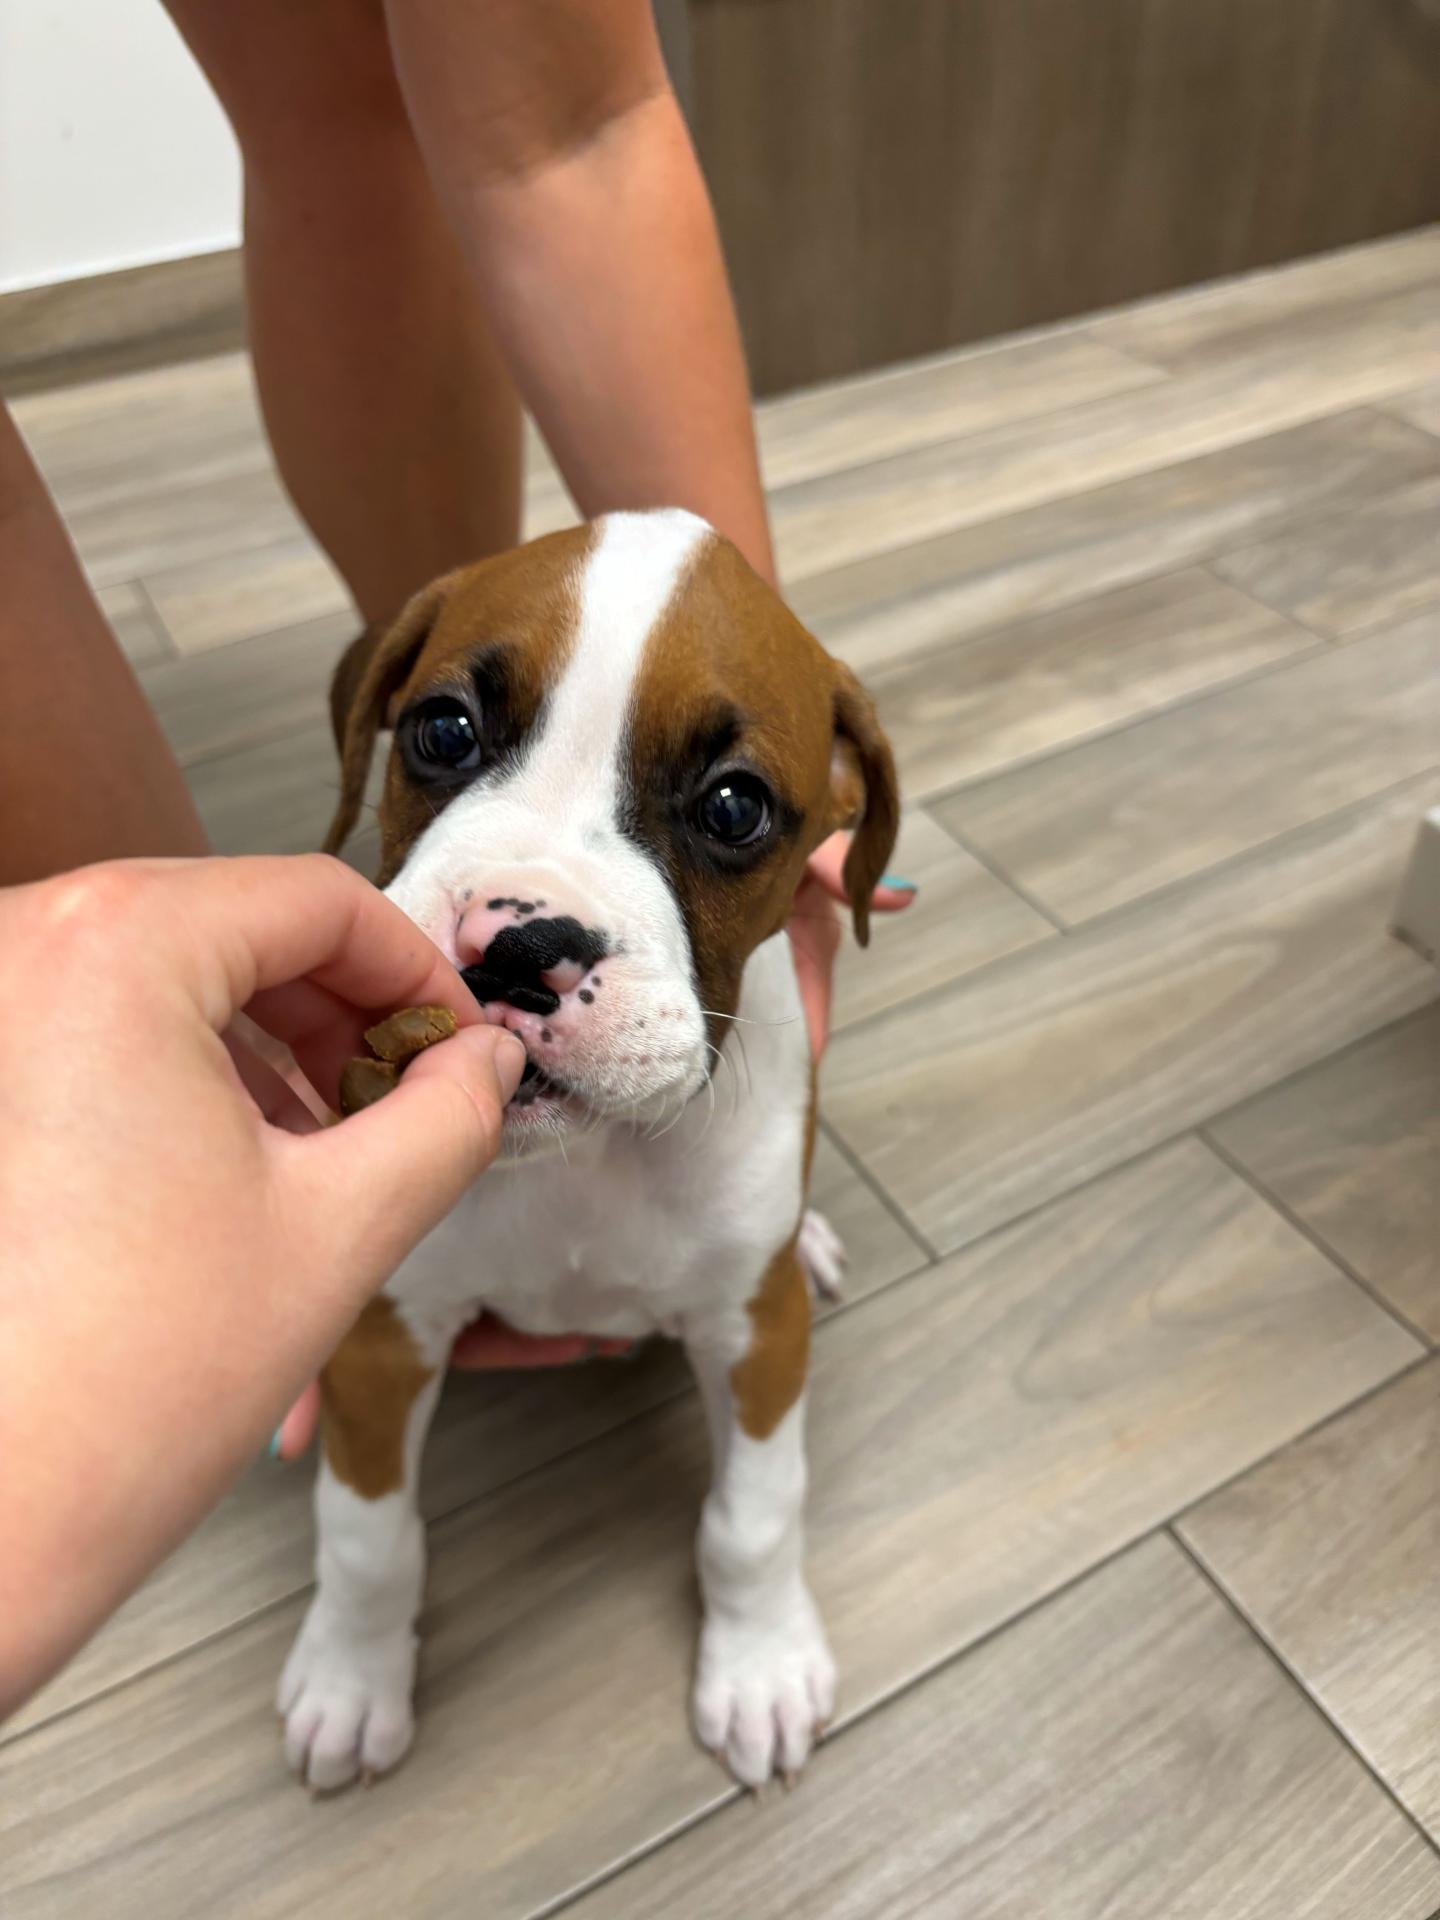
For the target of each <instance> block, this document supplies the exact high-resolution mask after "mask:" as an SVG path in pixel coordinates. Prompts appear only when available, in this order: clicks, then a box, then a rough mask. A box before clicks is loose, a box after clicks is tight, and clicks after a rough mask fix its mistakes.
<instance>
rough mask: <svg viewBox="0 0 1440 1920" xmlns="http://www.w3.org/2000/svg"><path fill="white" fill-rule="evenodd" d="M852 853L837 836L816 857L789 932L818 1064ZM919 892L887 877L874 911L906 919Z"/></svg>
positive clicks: (846, 837) (808, 868)
mask: <svg viewBox="0 0 1440 1920" xmlns="http://www.w3.org/2000/svg"><path fill="white" fill-rule="evenodd" d="M849 851H850V836H849V834H848V833H832V834H831V836H830V838H829V839H828V840H824V841H822V842H821V844H820V845H819V846H818V847H817V848H816V849H815V851H814V853H812V854H811V856H810V860H809V864H808V865H807V866H806V869H805V878H804V879H803V880H802V881H801V882H800V886H799V889H798V890H797V892H796V895H795V901H794V905H793V906H792V907H791V909H790V918H789V921H788V922H787V924H786V932H787V933H788V934H789V935H790V946H791V950H792V951H793V953H794V955H795V977H796V979H797V980H798V982H799V984H800V1001H801V1005H802V1006H803V1007H804V1009H805V1025H806V1027H807V1029H808V1031H809V1035H810V1051H811V1053H812V1054H813V1056H814V1057H815V1059H816V1060H817V1061H818V1060H819V1058H820V1056H821V1055H822V1054H823V1053H824V1051H825V1043H826V1041H827V1040H828V1039H829V1037H830V1000H831V995H832V992H833V990H834V978H835V956H836V954H837V953H838V952H839V951H840V941H841V938H842V933H841V927H840V918H839V915H838V914H837V913H836V911H835V907H836V904H837V902H838V903H839V904H840V905H841V906H844V905H845V904H846V903H847V902H848V900H849V895H848V894H847V893H846V890H845V881H844V878H843V876H842V869H843V868H844V865H845V855H846V854H847V853H848V852H849ZM917 891H918V889H917V887H916V886H915V883H914V881H913V880H899V879H896V878H895V877H894V876H893V875H891V874H888V873H887V874H886V875H885V876H884V877H883V878H882V879H881V881H880V883H879V885H878V886H877V887H876V889H875V892H874V895H873V897H872V899H871V902H870V904H871V907H872V908H873V909H874V911H875V912H877V913H903V912H904V911H905V909H906V907H908V906H909V905H910V903H911V901H912V900H913V899H914V898H915V895H916V893H917Z"/></svg>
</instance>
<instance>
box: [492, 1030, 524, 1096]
mask: <svg viewBox="0 0 1440 1920" xmlns="http://www.w3.org/2000/svg"><path fill="white" fill-rule="evenodd" d="M525 1060H526V1054H525V1042H524V1041H523V1040H522V1039H521V1038H520V1036H519V1034H518V1033H502V1034H500V1035H499V1036H498V1037H497V1039H496V1042H495V1072H496V1074H497V1075H498V1077H499V1080H500V1086H501V1090H502V1092H503V1093H504V1095H505V1098H506V1099H507V1100H509V1099H510V1098H511V1096H512V1095H513V1094H514V1092H515V1089H516V1088H517V1087H518V1086H519V1084H520V1076H521V1074H522V1073H524V1071H525Z"/></svg>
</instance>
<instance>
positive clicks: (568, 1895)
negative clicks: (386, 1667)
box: [524, 1522, 1166, 1920]
mask: <svg viewBox="0 0 1440 1920" xmlns="http://www.w3.org/2000/svg"><path fill="white" fill-rule="evenodd" d="M1165 1531H1166V1529H1165V1525H1164V1523H1163V1522H1157V1523H1156V1524H1155V1525H1154V1526H1151V1527H1147V1528H1145V1529H1143V1530H1142V1531H1141V1532H1139V1533H1136V1534H1132V1535H1130V1536H1129V1537H1128V1538H1126V1539H1125V1540H1122V1541H1121V1542H1120V1543H1119V1544H1118V1545H1117V1546H1114V1547H1111V1548H1110V1549H1109V1550H1108V1551H1107V1552H1106V1553H1103V1554H1101V1555H1100V1557H1099V1558H1098V1559H1096V1560H1093V1561H1091V1562H1090V1563H1089V1565H1087V1566H1085V1567H1082V1568H1080V1569H1079V1570H1078V1571H1077V1572H1075V1573H1072V1574H1069V1575H1067V1576H1066V1577H1065V1578H1064V1579H1063V1580H1061V1581H1059V1582H1058V1583H1057V1584H1056V1585H1055V1586H1053V1587H1050V1588H1047V1589H1046V1590H1045V1591H1044V1592H1041V1593H1037V1594H1036V1595H1035V1596H1034V1597H1033V1598H1032V1599H1030V1600H1027V1601H1026V1602H1025V1604H1024V1605H1023V1606H1022V1607H1019V1608H1017V1609H1016V1611H1015V1612H1014V1613H1012V1614H1009V1615H1007V1617H1006V1618H1005V1619H1003V1620H997V1621H995V1622H993V1623H992V1624H991V1625H990V1626H988V1627H986V1628H984V1629H983V1630H982V1631H981V1632H979V1633H977V1634H975V1635H974V1636H973V1637H972V1638H971V1639H969V1640H967V1641H965V1642H964V1643H963V1644H961V1645H959V1646H955V1647H952V1648H951V1649H950V1650H949V1651H948V1652H947V1653H942V1654H939V1655H937V1657H936V1658H935V1659H933V1660H931V1661H930V1662H929V1663H928V1665H926V1666H923V1667H920V1668H919V1669H917V1671H915V1672H914V1673H911V1674H907V1675H906V1677H905V1678H904V1679H903V1680H899V1681H897V1682H896V1683H895V1684H894V1686H892V1687H891V1688H889V1690H888V1691H886V1692H883V1693H880V1694H877V1695H876V1697H875V1698H874V1699H873V1700H870V1701H867V1703H866V1704H865V1705H864V1706H863V1707H857V1708H856V1709H855V1710H854V1711H853V1712H851V1713H844V1714H841V1715H839V1716H838V1717H837V1718H836V1719H835V1720H834V1721H833V1722H832V1723H831V1727H830V1729H829V1731H828V1732H827V1733H826V1735H825V1738H824V1740H823V1742H822V1743H821V1744H820V1746H819V1747H818V1748H817V1749H816V1751H817V1752H819V1753H823V1752H824V1750H825V1748H826V1747H828V1746H829V1745H830V1744H831V1742H832V1741H835V1740H842V1739H844V1737H845V1735H846V1734H847V1733H849V1732H850V1731H851V1729H852V1728H854V1727H859V1726H863V1725H864V1724H865V1722H866V1721H867V1720H869V1719H871V1718H872V1717H873V1716H874V1715H876V1714H879V1713H883V1712H886V1711H887V1710H888V1709H890V1708H891V1707H893V1706H895V1705H897V1704H898V1703H900V1702H902V1701H904V1700H905V1699H906V1697H907V1696H908V1695H909V1694H911V1693H914V1692H916V1691H917V1690H918V1689H919V1688H920V1687H922V1686H924V1685H925V1684H926V1682H927V1681H930V1680H934V1679H936V1678H937V1677H938V1676H939V1675H941V1674H943V1673H944V1672H945V1670H946V1669H947V1668H948V1667H952V1666H955V1665H957V1664H958V1663H959V1662H960V1661H962V1660H968V1659H969V1658H970V1657H971V1655H972V1654H976V1653H979V1652H980V1650H981V1649H982V1648H983V1647H986V1646H988V1645H989V1644H990V1642H991V1641H992V1640H998V1639H999V1637H1000V1636H1001V1635H1002V1634H1005V1633H1009V1632H1010V1630H1011V1629H1012V1628H1013V1627H1018V1626H1020V1625H1021V1624H1022V1623H1023V1622H1024V1621H1026V1620H1028V1619H1029V1618H1030V1616H1031V1615H1032V1614H1034V1613H1038V1612H1040V1610H1041V1609H1042V1608H1044V1607H1048V1606H1049V1605H1051V1603H1052V1602H1054V1601H1058V1600H1061V1599H1063V1598H1064V1597H1065V1596H1066V1595H1067V1594H1069V1593H1070V1592H1072V1591H1073V1590H1074V1589H1075V1588H1077V1587H1079V1586H1081V1585H1083V1584H1084V1582H1085V1581H1087V1580H1090V1579H1092V1578H1094V1577H1096V1576H1097V1575H1099V1574H1101V1573H1103V1572H1104V1571H1105V1570H1106V1568H1108V1567H1110V1566H1113V1565H1114V1563H1115V1562H1116V1561H1118V1560H1121V1559H1123V1558H1124V1557H1125V1555H1126V1554H1128V1553H1133V1552H1135V1550H1136V1549H1137V1548H1139V1547H1141V1546H1143V1545H1144V1544H1145V1542H1146V1541H1148V1540H1154V1539H1159V1538H1162V1537H1163V1536H1164V1534H1165ZM747 1791H748V1789H746V1788H743V1787H740V1786H738V1785H732V1786H731V1788H730V1790H729V1792H728V1793H727V1794H726V1795H725V1797H724V1798H723V1799H721V1800H719V1801H717V1802H716V1803H715V1804H714V1805H712V1806H710V1807H707V1808H704V1809H702V1810H700V1811H698V1812H696V1813H695V1814H694V1815H693V1816H692V1817H690V1818H689V1819H687V1820H685V1821H683V1822H680V1823H677V1824H676V1825H675V1826H674V1827H672V1828H671V1829H670V1830H669V1831H668V1832H667V1833H664V1834H658V1835H656V1837H655V1839H654V1840H652V1841H651V1842H650V1843H649V1844H648V1845H643V1846H641V1847H639V1848H636V1849H635V1850H634V1851H633V1852H632V1853H631V1854H630V1855H629V1857H628V1858H626V1859H625V1860H622V1861H617V1862H615V1863H613V1864H612V1865H611V1866H608V1867H605V1868H602V1869H601V1870H600V1871H599V1872H598V1873H596V1874H594V1875H592V1876H591V1878H590V1879H588V1880H585V1881H583V1882H581V1883H580V1884H579V1885H578V1886H576V1887H572V1888H570V1889H568V1890H567V1891H566V1892H565V1893H563V1894H558V1895H557V1896H556V1897H555V1898H554V1899H553V1900H550V1901H547V1902H546V1903H545V1904H544V1905H543V1906H539V1907H534V1908H531V1909H530V1911H529V1912H528V1913H527V1914H526V1915H525V1916H524V1920H551V1916H552V1915H555V1914H559V1913H563V1912H565V1911H566V1910H567V1909H568V1908H570V1907H573V1906H575V1905H577V1904H578V1903H579V1902H580V1901H581V1900H583V1899H586V1898H587V1897H588V1896H589V1895H590V1894H592V1893H594V1892H595V1891H596V1890H597V1889H598V1888H600V1887H602V1886H604V1885H605V1884H606V1883H607V1882H609V1881H612V1880H616V1879H618V1878H619V1877H620V1875H621V1874H623V1873H625V1872H626V1871H627V1870H628V1869H629V1868H630V1867H632V1866H635V1865H637V1864H638V1863H639V1862H640V1861H641V1860H644V1859H647V1858H649V1857H650V1856H651V1855H652V1854H655V1853H658V1852H660V1851H661V1850H662V1849H663V1848H666V1847H669V1846H671V1845H673V1844H674V1843H675V1842H676V1841H677V1840H681V1839H683V1838H684V1837H685V1835H686V1834H687V1833H690V1832H692V1831H693V1830H694V1829H695V1828H696V1827H698V1826H700V1825H701V1824H702V1822H704V1821H707V1820H710V1819H712V1818H713V1817H714V1816H715V1815H716V1814H719V1813H722V1812H723V1811H724V1810H725V1808H727V1807H730V1806H734V1805H735V1804H736V1803H737V1802H738V1801H740V1800H743V1799H744V1797H745V1794H746V1792H747Z"/></svg>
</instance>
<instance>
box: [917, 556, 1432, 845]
mask: <svg viewBox="0 0 1440 1920" xmlns="http://www.w3.org/2000/svg"><path fill="white" fill-rule="evenodd" d="M1183 571H1185V572H1187V573H1193V572H1197V571H1202V572H1206V573H1208V572H1209V571H1210V569H1209V567H1208V566H1204V565H1202V566H1201V567H1199V568H1195V567H1187V568H1185V569H1183ZM1151 578H1153V579H1164V578H1166V576H1165V575H1163V574H1156V575H1152V576H1151ZM1223 585H1224V586H1225V587H1226V589H1227V590H1228V591H1231V592H1235V593H1240V592H1242V591H1243V590H1242V589H1241V588H1238V587H1231V584H1230V582H1229V581H1228V580H1227V581H1224V582H1223ZM1099 597H1103V596H1097V598H1099ZM1250 597H1251V598H1252V599H1253V598H1254V596H1253V595H1252V596H1250ZM1082 604H1083V603H1082ZM1255 604H1256V606H1257V607H1258V606H1261V605H1262V603H1261V602H1259V601H1256V602H1255ZM1264 611H1265V612H1266V613H1272V614H1273V613H1275V612H1276V610H1275V609H1274V608H1273V607H1265V608H1264ZM1420 611H1423V609H1421V610H1420ZM1276 617H1277V618H1279V619H1282V620H1283V621H1284V622H1285V624H1286V625H1287V626H1290V627H1294V628H1295V630H1296V631H1297V633H1299V634H1300V635H1302V636H1303V637H1304V638H1305V639H1306V640H1308V641H1309V642H1310V643H1311V644H1309V645H1308V646H1298V647H1293V648H1292V649H1291V650H1290V652H1289V653H1285V654H1281V655H1279V656H1277V657H1276V658H1275V659H1273V660H1264V661H1261V662H1260V663H1259V664H1258V665H1256V666H1253V667H1245V668H1243V669H1242V670H1241V671H1240V672H1239V673H1235V674H1230V675H1228V676H1227V677H1226V678H1225V679H1223V680H1211V681H1209V682H1207V684H1206V685H1205V686H1203V687H1192V688H1191V690H1190V691H1189V692H1188V693H1177V694H1176V695H1175V696H1174V697H1173V698H1172V699H1169V700H1158V701H1156V703H1155V704H1154V706H1150V707H1145V708H1143V709H1141V710H1140V711H1138V712H1136V713H1129V714H1125V715H1124V716H1122V717H1121V718H1119V719H1116V720H1112V721H1110V722H1108V723H1105V722H1101V723H1100V724H1099V725H1096V726H1093V727H1086V728H1084V729H1083V730H1082V731H1081V732H1079V733H1072V734H1068V735H1066V736H1065V737H1064V738H1062V739H1058V740H1055V741H1053V742H1052V743H1051V744H1050V745H1049V746H1048V747H1040V748H1037V749H1036V750H1035V751H1034V752H1032V753H1017V754H1016V755H1015V756H1014V758H1013V759H1010V760H1002V761H998V762H997V763H996V764H995V765H994V766H991V767H985V768H983V769H982V770H981V771H980V772H978V773H967V774H964V775H962V777H961V778H960V779H958V780H954V781H952V782H951V783H950V784H949V785H948V786H941V787H935V788H931V789H927V790H926V791H924V792H922V793H919V794H907V795H906V796H905V797H906V804H907V805H910V806H918V807H929V806H938V805H941V804H943V803H944V802H945V801H947V800H958V799H960V798H961V797H962V796H963V795H965V794H967V793H973V792H974V791H975V789H976V788H977V787H983V786H984V785H985V784H986V783H987V781H991V780H1004V779H1007V778H1008V777H1009V776H1010V775H1011V774H1012V773H1024V772H1027V771H1028V770H1029V769H1031V768H1032V767H1038V766H1043V765H1044V764H1045V763H1046V762H1048V761H1051V760H1060V759H1063V758H1064V757H1065V756H1066V755H1067V754H1070V753H1073V752H1076V751H1078V750H1079V749H1080V748H1081V747H1089V746H1093V745H1094V744H1095V742H1096V741H1097V740H1111V739H1114V738H1115V737H1116V736H1117V735H1120V734H1124V733H1130V732H1132V731H1133V730H1134V729H1135V728H1136V727H1143V726H1144V725H1146V723H1147V722H1149V721H1151V720H1160V719H1163V718H1164V717H1165V716H1166V715H1167V714H1171V713H1180V712H1182V711H1183V710H1184V709H1185V708H1186V707H1193V706H1196V705H1198V704H1199V702H1201V701H1202V700H1209V699H1212V698H1214V697H1215V696H1216V695H1218V694H1222V693H1230V692H1232V691H1233V690H1235V689H1236V688H1239V687H1244V686H1248V685H1249V683H1250V682H1251V681H1252V680H1262V679H1264V678H1265V677H1266V676H1267V675H1269V674H1272V673H1278V672H1279V671H1280V670H1281V669H1282V668H1284V667H1293V666H1299V665H1300V663H1301V662H1302V661H1305V660H1315V659H1318V658H1319V657H1320V655H1321V654H1323V653H1333V652H1335V651H1336V644H1335V643H1327V642H1326V641H1325V640H1324V639H1322V638H1321V636H1320V635H1319V634H1317V633H1316V632H1315V631H1314V629H1313V628H1311V627H1307V626H1305V625H1304V624H1303V622H1301V621H1299V620H1296V619H1294V618H1293V617H1292V616H1291V615H1289V614H1278V615H1277V616H1276ZM1002 631H1003V629H1002ZM987 637H988V638H990V639H994V638H996V635H995V634H993V633H992V634H990V635H988V636H987ZM957 651H959V649H957ZM880 692H881V696H882V698H883V694H884V689H883V688H882V689H880ZM882 718H883V716H882ZM903 771H904V770H903V768H902V769H901V772H902V775H903Z"/></svg>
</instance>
